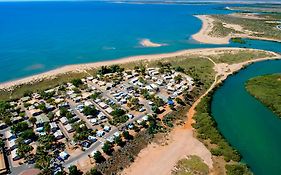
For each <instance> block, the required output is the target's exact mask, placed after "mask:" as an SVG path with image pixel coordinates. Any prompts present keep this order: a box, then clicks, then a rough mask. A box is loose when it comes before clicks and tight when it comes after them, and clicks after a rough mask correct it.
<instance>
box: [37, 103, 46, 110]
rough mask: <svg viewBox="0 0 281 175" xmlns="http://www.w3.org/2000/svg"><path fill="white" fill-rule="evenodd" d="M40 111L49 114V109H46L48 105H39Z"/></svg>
mask: <svg viewBox="0 0 281 175" xmlns="http://www.w3.org/2000/svg"><path fill="white" fill-rule="evenodd" d="M38 109H40V110H41V111H43V112H47V111H48V110H47V107H46V105H45V104H44V103H41V104H39V105H38Z"/></svg>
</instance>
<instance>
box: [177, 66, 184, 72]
mask: <svg viewBox="0 0 281 175" xmlns="http://www.w3.org/2000/svg"><path fill="white" fill-rule="evenodd" d="M175 71H177V72H182V73H184V71H185V70H184V68H182V67H180V66H177V67H176V68H175Z"/></svg>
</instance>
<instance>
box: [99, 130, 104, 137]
mask: <svg viewBox="0 0 281 175" xmlns="http://www.w3.org/2000/svg"><path fill="white" fill-rule="evenodd" d="M104 134H105V132H104V131H103V130H99V131H97V136H98V137H102V136H103V135H104Z"/></svg>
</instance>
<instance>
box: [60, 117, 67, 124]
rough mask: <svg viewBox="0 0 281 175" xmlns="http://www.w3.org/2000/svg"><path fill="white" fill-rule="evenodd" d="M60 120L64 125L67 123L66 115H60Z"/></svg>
mask: <svg viewBox="0 0 281 175" xmlns="http://www.w3.org/2000/svg"><path fill="white" fill-rule="evenodd" d="M60 122H61V123H62V124H63V125H66V124H68V119H67V118H66V117H62V118H60Z"/></svg>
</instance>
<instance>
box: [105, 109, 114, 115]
mask: <svg viewBox="0 0 281 175" xmlns="http://www.w3.org/2000/svg"><path fill="white" fill-rule="evenodd" d="M105 111H106V112H108V113H109V114H110V113H112V112H113V109H112V108H111V107H108V108H106V109H105Z"/></svg>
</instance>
